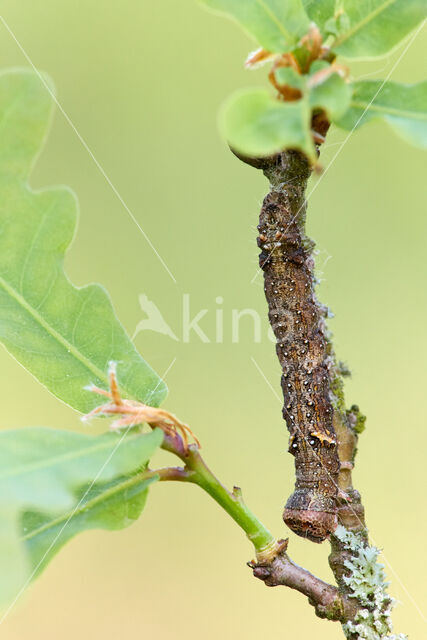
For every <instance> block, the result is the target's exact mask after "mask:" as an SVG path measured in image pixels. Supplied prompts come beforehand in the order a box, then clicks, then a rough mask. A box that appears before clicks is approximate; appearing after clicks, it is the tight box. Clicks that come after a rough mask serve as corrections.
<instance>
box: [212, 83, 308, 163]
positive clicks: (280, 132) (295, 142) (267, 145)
mask: <svg viewBox="0 0 427 640" xmlns="http://www.w3.org/2000/svg"><path fill="white" fill-rule="evenodd" d="M310 120H311V110H310V107H309V105H308V102H307V101H306V100H305V99H303V100H298V101H295V102H279V101H278V100H276V99H274V98H273V97H272V96H271V95H270V93H269V92H268V91H265V90H264V89H245V90H242V91H239V92H237V93H235V94H234V95H232V96H231V98H230V99H229V100H228V101H227V102H226V104H225V105H224V107H223V109H222V112H221V115H220V128H221V130H222V133H223V135H224V136H225V138H226V139H227V141H228V143H229V144H230V146H231V147H232V149H234V150H235V151H237V152H238V153H240V154H242V155H246V156H250V157H263V156H269V155H272V154H274V153H277V152H279V151H282V150H283V149H299V150H300V151H303V152H304V153H305V154H306V155H307V157H308V158H310V159H311V160H312V161H313V162H314V161H315V160H316V151H315V148H314V144H313V141H312V138H311V133H310Z"/></svg>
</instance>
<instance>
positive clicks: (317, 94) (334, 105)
mask: <svg viewBox="0 0 427 640" xmlns="http://www.w3.org/2000/svg"><path fill="white" fill-rule="evenodd" d="M307 88H308V99H309V103H310V106H311V108H312V109H313V110H314V109H316V108H318V109H323V110H324V111H325V112H326V115H327V116H328V119H329V121H330V122H336V121H337V120H338V119H339V118H341V117H342V116H343V115H344V114H345V112H346V111H347V109H348V107H349V106H350V99H351V85H349V84H348V82H346V81H345V80H344V78H342V77H341V76H340V75H339V74H338V73H330V74H326V73H324V72H323V70H321V71H319V72H318V73H317V74H316V73H313V74H312V75H311V76H310V78H309V79H308V81H307Z"/></svg>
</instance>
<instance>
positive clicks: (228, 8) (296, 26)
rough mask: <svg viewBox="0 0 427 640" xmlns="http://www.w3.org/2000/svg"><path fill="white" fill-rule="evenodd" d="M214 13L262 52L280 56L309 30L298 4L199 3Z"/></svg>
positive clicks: (295, 0)
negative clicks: (228, 20) (234, 25)
mask: <svg viewBox="0 0 427 640" xmlns="http://www.w3.org/2000/svg"><path fill="white" fill-rule="evenodd" d="M201 2H202V3H203V4H204V5H206V6H207V7H209V8H210V9H213V10H214V11H216V12H218V13H221V14H225V15H226V16H228V17H229V18H232V19H234V20H235V21H236V22H238V23H239V24H240V26H241V27H243V29H244V30H245V31H246V32H247V33H248V34H249V35H250V36H252V37H253V38H254V39H255V40H256V41H257V42H258V43H259V44H260V45H261V46H262V47H264V49H267V50H268V51H271V52H274V53H276V52H277V53H283V52H285V51H288V50H289V49H290V48H291V47H292V46H293V45H295V44H296V43H297V42H298V40H299V39H300V37H301V36H302V35H304V34H305V33H306V32H307V30H308V27H309V20H308V18H307V15H306V13H305V11H304V9H303V6H302V1H301V0H243V1H242V0H201Z"/></svg>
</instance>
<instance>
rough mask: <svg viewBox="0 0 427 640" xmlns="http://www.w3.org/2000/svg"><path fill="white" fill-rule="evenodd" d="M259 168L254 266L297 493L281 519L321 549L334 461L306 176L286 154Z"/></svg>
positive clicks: (296, 158)
mask: <svg viewBox="0 0 427 640" xmlns="http://www.w3.org/2000/svg"><path fill="white" fill-rule="evenodd" d="M263 168H264V173H265V175H266V176H267V177H268V178H269V180H270V184H271V191H270V193H269V194H268V195H267V196H266V197H265V199H264V202H263V205H262V209H261V213H260V219H259V225H258V230H259V236H258V239H257V243H258V246H259V247H260V249H261V253H260V256H259V263H260V267H261V269H262V270H263V272H264V291H265V295H266V299H267V302H268V315H269V321H270V324H271V327H272V329H273V331H274V334H275V337H276V352H277V356H278V359H279V362H280V365H281V368H282V377H281V387H282V391H283V399H284V404H283V417H284V419H285V420H286V424H287V427H288V430H289V432H290V441H289V452H290V453H291V454H292V455H293V456H294V457H295V477H296V479H295V490H294V492H293V494H292V495H291V496H290V498H289V499H288V501H287V503H286V506H285V509H284V512H283V519H284V521H285V523H286V524H287V525H288V526H289V527H290V529H292V530H293V531H294V532H295V533H297V534H298V535H300V536H303V537H305V538H308V539H310V540H312V541H314V542H322V541H323V540H324V539H325V538H326V537H327V536H328V535H329V534H330V533H332V532H333V531H334V530H335V528H336V526H337V493H338V472H339V469H340V462H339V458H338V451H337V437H336V434H335V432H334V427H333V411H334V410H333V404H332V402H331V397H330V396H331V393H330V389H331V378H330V372H329V369H330V358H329V356H328V343H327V340H326V337H325V331H326V327H325V315H326V313H327V310H326V309H325V308H324V307H323V306H322V305H320V304H319V302H318V301H317V299H316V296H315V293H314V284H315V282H314V276H313V271H314V260H313V257H312V250H313V246H314V245H313V243H312V241H311V240H309V239H308V238H307V237H306V235H305V231H304V227H305V207H306V203H305V199H304V191H305V186H306V183H307V180H308V177H309V174H310V169H309V167H308V164H307V162H306V161H305V159H304V158H303V156H301V154H299V153H297V152H292V151H287V152H284V153H282V154H279V155H277V156H275V157H274V158H273V159H271V160H270V162H269V163H266V165H265V166H264V167H263Z"/></svg>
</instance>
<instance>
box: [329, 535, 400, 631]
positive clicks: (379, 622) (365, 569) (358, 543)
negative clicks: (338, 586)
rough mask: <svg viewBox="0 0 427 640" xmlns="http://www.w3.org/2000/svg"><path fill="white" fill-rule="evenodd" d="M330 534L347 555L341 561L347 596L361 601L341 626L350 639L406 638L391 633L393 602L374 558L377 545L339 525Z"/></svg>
mask: <svg viewBox="0 0 427 640" xmlns="http://www.w3.org/2000/svg"><path fill="white" fill-rule="evenodd" d="M334 535H335V536H336V537H337V538H338V540H339V541H340V542H341V543H342V545H343V546H344V548H345V549H346V550H347V551H349V552H350V553H351V558H350V559H348V560H345V562H344V565H345V566H346V568H347V569H348V574H347V575H346V576H344V577H343V580H344V581H345V583H346V585H347V587H348V588H349V590H350V594H349V595H351V597H353V598H356V599H357V600H358V602H359V603H360V605H361V609H360V610H359V612H358V613H357V615H356V617H355V619H354V621H350V622H346V623H345V624H344V625H343V630H344V633H345V635H346V637H347V638H349V639H350V640H407V636H405V635H403V634H398V635H396V634H393V633H392V623H391V611H392V609H393V606H394V604H395V601H394V599H393V598H392V597H391V596H389V595H388V593H387V587H388V582H387V581H386V579H385V574H384V565H382V564H380V563H379V562H378V555H379V549H377V548H376V547H371V546H369V545H368V544H366V542H365V541H364V539H363V537H362V536H361V535H360V534H357V533H353V532H352V531H348V530H347V529H345V528H344V527H343V526H341V525H339V526H338V527H337V529H336V530H335V532H334Z"/></svg>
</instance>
